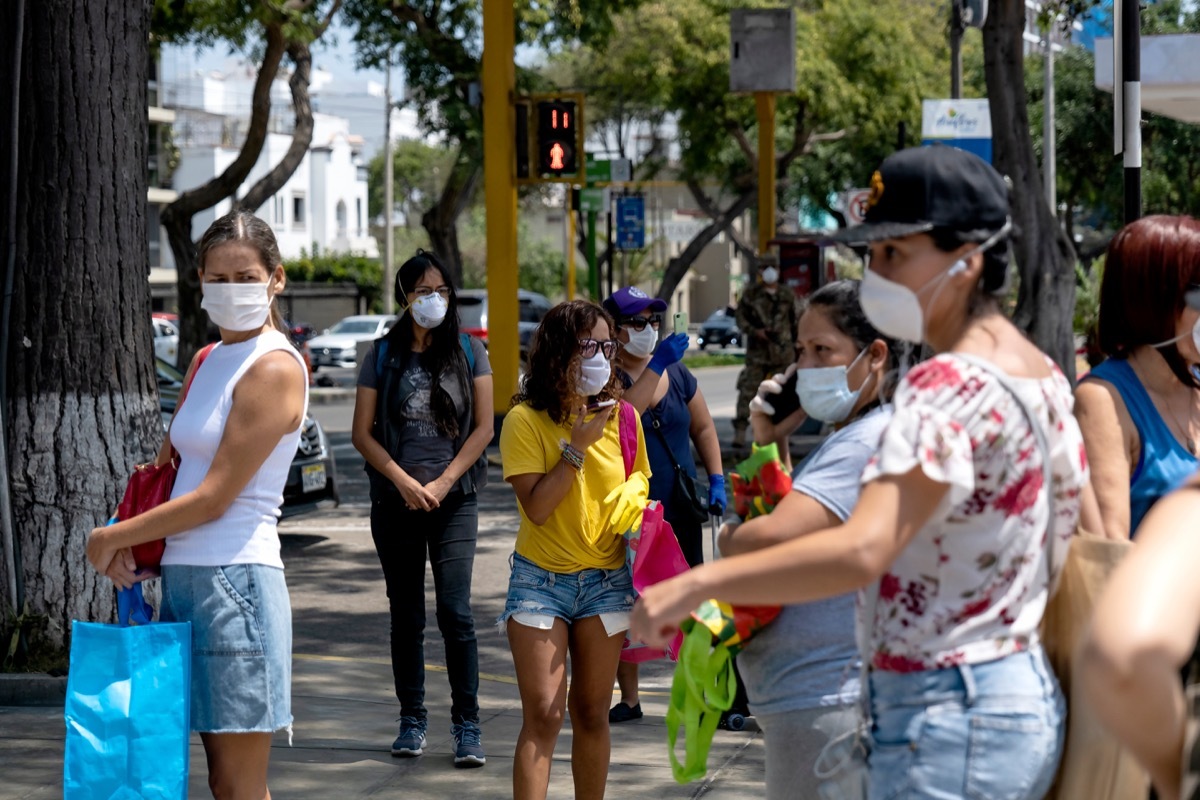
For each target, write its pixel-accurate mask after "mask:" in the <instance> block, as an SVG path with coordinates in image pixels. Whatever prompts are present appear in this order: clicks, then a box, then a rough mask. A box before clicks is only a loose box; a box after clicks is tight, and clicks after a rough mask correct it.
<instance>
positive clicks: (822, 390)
mask: <svg viewBox="0 0 1200 800" xmlns="http://www.w3.org/2000/svg"><path fill="white" fill-rule="evenodd" d="M866 352H867V351H866V350H863V351H862V353H859V354H858V355H857V356H855V358H854V360H853V361H851V362H850V364H849V366H844V367H812V368H809V369H798V370H796V394H797V395H799V396H800V407H801V408H802V409H804V413H805V414H808V415H809V416H810V417H812V418H813V419H817V420H820V421H821V422H831V423H838V422H845V420H846V418H847V417H849V416H850V412H851V411H853V410H854V404H855V403H857V402H858V398H859V395H861V394H862V390H863V386H866V385H867V384H866V382H865V381H864V382H863V385H862V386H860V387H858V389H856V390H854V391H850V385H849V383H848V382H847V375H848V374H849V372H850V369H851V367H853V366H854V365H855V364H857V363H858V359H860V358H862V357H863V354H864V353H866Z"/></svg>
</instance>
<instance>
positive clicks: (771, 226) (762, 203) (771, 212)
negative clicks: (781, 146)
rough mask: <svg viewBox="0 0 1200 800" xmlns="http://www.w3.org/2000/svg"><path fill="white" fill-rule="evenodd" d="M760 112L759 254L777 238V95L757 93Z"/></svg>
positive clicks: (756, 106)
mask: <svg viewBox="0 0 1200 800" xmlns="http://www.w3.org/2000/svg"><path fill="white" fill-rule="evenodd" d="M754 107H755V111H756V112H757V113H758V254H759V255H760V256H761V255H764V254H765V253H766V252H767V248H768V247H769V246H770V245H769V244H768V243H769V242H770V241H771V240H772V239H774V238H775V95H774V93H772V92H755V93H754Z"/></svg>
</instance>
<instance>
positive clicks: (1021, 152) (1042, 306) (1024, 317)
mask: <svg viewBox="0 0 1200 800" xmlns="http://www.w3.org/2000/svg"><path fill="white" fill-rule="evenodd" d="M1024 29H1025V4H1024V3H1023V2H1020V0H1000V2H997V3H994V4H993V5H992V11H991V13H990V14H988V20H987V24H986V25H985V26H984V29H983V56H984V59H983V60H984V73H985V75H986V77H987V88H988V100H989V102H990V106H991V117H992V143H993V148H994V152H995V157H994V162H995V166H996V169H997V170H999V171H1000V172H1001V173H1002V174H1004V175H1007V176H1008V177H1009V179H1010V180H1011V181H1012V192H1011V197H1012V212H1013V225H1014V227H1015V234H1014V237H1013V253H1014V256H1015V258H1016V262H1017V268H1018V270H1019V273H1020V276H1021V287H1020V293H1019V295H1018V298H1017V311H1016V314H1015V316H1014V319H1013V321H1014V322H1015V323H1016V324H1017V326H1018V327H1020V328H1021V329H1022V330H1023V331H1025V332H1026V333H1027V334H1028V335H1029V337H1030V338H1031V339H1032V340H1033V341H1034V343H1035V344H1037V346H1038V347H1040V348H1041V349H1042V350H1043V351H1045V353H1046V354H1047V355H1049V356H1050V357H1051V358H1053V359H1054V361H1055V362H1057V363H1058V365H1059V367H1060V368H1061V369H1062V371H1063V372H1064V373H1065V374H1066V375H1067V377H1068V378H1069V379H1070V380H1071V381H1072V382H1074V380H1075V337H1074V331H1072V319H1073V310H1074V307H1075V250H1074V248H1073V247H1072V245H1071V242H1070V241H1069V240H1068V239H1067V237H1066V234H1065V233H1064V232H1063V230H1062V228H1061V227H1060V226H1059V224H1058V220H1057V219H1056V218H1055V216H1054V214H1053V213H1051V211H1050V207H1049V206H1048V205H1047V204H1046V196H1045V192H1044V191H1043V187H1042V176H1041V170H1040V169H1039V168H1038V162H1037V156H1036V155H1035V154H1034V151H1033V139H1032V137H1031V136H1030V133H1029V115H1028V103H1027V99H1026V95H1025V59H1024V55H1023V51H1024V46H1023V39H1022V32H1023V31H1024Z"/></svg>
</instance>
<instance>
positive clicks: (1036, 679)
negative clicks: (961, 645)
mask: <svg viewBox="0 0 1200 800" xmlns="http://www.w3.org/2000/svg"><path fill="white" fill-rule="evenodd" d="M871 715H872V727H871V743H870V747H871V754H870V756H869V758H868V761H867V763H868V768H869V775H870V800H897V799H898V798H903V799H904V800H909V799H910V798H967V800H1040V798H1042V797H1044V796H1045V794H1046V792H1047V791H1049V789H1050V784H1051V782H1052V781H1053V780H1054V773H1055V771H1056V769H1057V768H1058V762H1059V759H1060V758H1061V756H1062V748H1063V734H1064V731H1065V724H1064V723H1065V720H1066V705H1065V704H1064V702H1063V697H1062V693H1061V691H1060V690H1059V688H1058V681H1057V680H1056V679H1055V677H1054V673H1053V672H1051V671H1050V667H1049V665H1048V664H1047V662H1046V657H1045V655H1044V653H1043V652H1042V649H1041V647H1040V646H1035V647H1034V648H1032V649H1031V650H1029V651H1027V652H1022V653H1015V654H1013V655H1010V656H1007V657H1005V658H1001V659H998V660H996V661H989V662H987V663H983V664H971V665H962V666H958V667H950V668H947V669H938V670H928V671H925V672H914V673H907V674H898V673H889V672H873V673H871Z"/></svg>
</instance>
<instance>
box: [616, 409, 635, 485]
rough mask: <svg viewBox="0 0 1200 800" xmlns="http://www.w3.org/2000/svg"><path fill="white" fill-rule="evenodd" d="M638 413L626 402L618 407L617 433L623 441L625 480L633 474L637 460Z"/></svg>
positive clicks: (622, 452) (622, 454)
mask: <svg viewBox="0 0 1200 800" xmlns="http://www.w3.org/2000/svg"><path fill="white" fill-rule="evenodd" d="M636 415H637V412H636V411H634V409H633V406H631V405H630V404H629V403H626V402H625V401H624V400H621V401H620V402H619V405H618V407H617V431H618V436H619V438H620V440H621V458H622V460H624V462H625V480H629V476H630V475H632V474H633V462H634V461H635V460H636V459H637V418H636Z"/></svg>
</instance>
